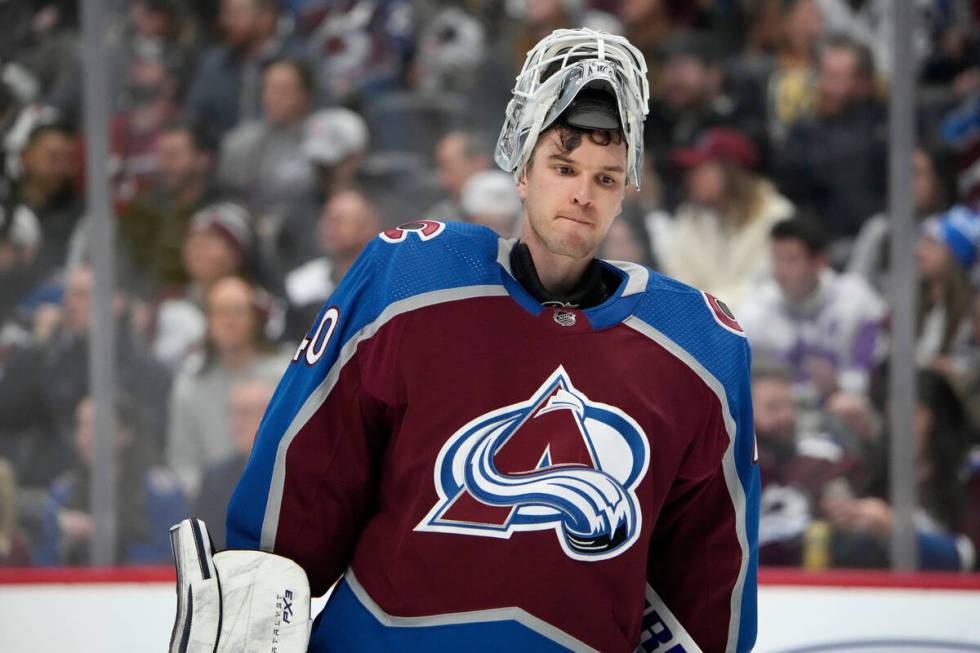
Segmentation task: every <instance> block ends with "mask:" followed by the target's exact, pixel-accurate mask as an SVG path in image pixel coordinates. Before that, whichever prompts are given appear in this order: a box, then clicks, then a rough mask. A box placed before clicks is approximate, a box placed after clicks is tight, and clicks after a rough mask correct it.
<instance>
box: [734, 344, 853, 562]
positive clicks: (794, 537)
mask: <svg viewBox="0 0 980 653" xmlns="http://www.w3.org/2000/svg"><path fill="white" fill-rule="evenodd" d="M793 395H794V393H793V376H792V373H791V372H790V370H788V369H786V368H784V367H782V366H780V365H778V364H767V363H766V362H765V361H763V360H761V359H757V360H756V361H755V363H754V364H753V366H752V415H753V419H754V420H755V437H756V444H757V446H758V457H759V468H760V470H761V473H762V499H761V512H760V517H759V561H760V563H761V564H767V565H791V566H795V565H800V564H801V563H802V562H803V547H804V541H805V534H806V531H807V529H808V528H809V527H810V525H811V523H812V521H813V519H814V518H815V517H816V516H817V511H818V509H819V506H818V504H819V501H820V497H821V496H822V495H823V494H824V493H825V492H826V493H833V492H840V491H841V488H850V487H852V485H860V484H862V483H863V482H864V471H865V470H864V466H863V465H862V463H861V461H860V460H859V459H858V458H856V457H855V456H853V455H850V454H848V453H846V452H845V450H844V449H843V448H842V447H841V446H840V445H839V444H837V443H836V442H834V441H833V440H832V439H830V438H829V437H828V436H826V435H818V434H815V433H807V432H801V431H800V429H799V428H798V424H799V423H800V421H801V420H800V414H799V411H798V410H797V406H796V400H795V398H794V396H793Z"/></svg>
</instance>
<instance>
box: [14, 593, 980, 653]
mask: <svg viewBox="0 0 980 653" xmlns="http://www.w3.org/2000/svg"><path fill="white" fill-rule="evenodd" d="M322 603H323V600H322V599H321V600H320V601H318V602H315V605H314V612H316V611H318V610H319V608H320V607H321V606H322ZM175 606H176V598H175V594H174V589H173V587H172V586H170V585H169V584H162V583H144V584H136V583H133V584H76V585H0V651H2V652H3V653H62V652H64V651H73V652H79V653H87V652H89V651H91V652H92V653H96V652H97V653H132V652H133V651H154V652H156V651H159V652H161V653H163V652H165V651H166V648H167V643H168V641H169V639H170V628H171V625H172V622H173V614H174V609H175ZM759 613H760V618H759V640H758V646H757V647H756V649H755V650H756V651H759V653H783V652H789V651H797V650H799V651H801V652H802V651H803V650H809V651H813V652H814V653H816V652H817V651H821V652H822V651H840V652H842V653H845V652H846V653H885V652H886V651H899V653H901V652H902V651H906V652H908V651H917V652H919V653H925V652H928V653H933V652H934V651H935V652H936V653H938V652H940V651H943V652H946V651H971V650H972V651H977V652H978V653H980V592H978V591H964V590H912V589H864V588H828V587H786V586H773V587H766V586H764V587H762V588H761V589H760V591H759ZM873 640H878V641H881V640H888V641H887V642H884V643H882V644H880V645H879V646H878V647H877V648H874V647H869V646H863V647H855V646H834V647H827V646H819V647H817V648H809V647H815V646H817V645H826V644H830V643H844V642H856V641H865V642H868V641H873ZM895 640H904V641H906V642H910V641H912V640H918V641H921V640H929V641H933V642H937V645H936V646H935V647H933V648H928V647H924V646H922V645H920V646H917V647H914V648H909V647H907V646H904V645H900V644H898V643H896V641H895ZM939 643H942V644H939ZM953 645H956V646H953Z"/></svg>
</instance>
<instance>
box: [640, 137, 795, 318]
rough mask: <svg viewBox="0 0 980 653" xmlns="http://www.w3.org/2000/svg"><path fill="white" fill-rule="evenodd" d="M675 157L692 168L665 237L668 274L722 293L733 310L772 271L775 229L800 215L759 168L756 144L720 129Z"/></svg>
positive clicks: (662, 254)
mask: <svg viewBox="0 0 980 653" xmlns="http://www.w3.org/2000/svg"><path fill="white" fill-rule="evenodd" d="M672 159H673V162H674V163H675V164H676V165H678V166H679V167H680V168H681V169H683V170H685V179H684V185H685V188H686V201H685V202H684V203H683V204H681V206H680V207H679V208H678V210H677V216H676V218H675V219H674V221H673V222H672V223H671V224H670V227H671V228H670V229H669V232H670V235H669V236H668V237H667V238H666V239H662V240H660V241H658V242H657V249H658V251H657V258H658V260H659V261H660V263H661V266H662V271H663V272H664V273H665V274H667V275H669V276H672V277H675V278H677V279H679V280H680V281H683V282H684V283H687V284H690V285H692V286H695V287H697V288H700V289H702V290H706V291H708V292H710V293H711V294H713V295H715V296H716V297H718V298H719V299H721V300H722V301H724V302H725V303H726V304H728V306H729V307H731V308H732V310H734V311H736V313H737V312H738V307H739V306H740V305H741V304H742V302H743V301H744V300H745V297H746V295H747V294H748V291H749V288H750V287H751V285H752V284H753V283H758V282H759V281H760V280H761V277H763V276H764V275H765V273H766V271H767V269H768V266H767V265H766V260H767V255H768V250H769V232H770V230H771V229H772V226H773V225H774V224H776V223H777V222H779V221H780V220H785V219H786V218H789V217H791V215H792V214H793V205H792V204H790V203H789V201H788V200H787V199H786V198H785V197H783V196H782V195H780V194H779V193H777V192H776V189H775V188H773V186H772V184H771V183H770V182H769V181H768V180H767V179H765V178H763V177H760V176H759V175H758V174H757V173H756V172H755V169H756V166H757V165H758V163H759V156H758V152H757V150H756V147H755V145H753V144H752V141H750V140H749V139H747V138H746V137H745V136H744V135H742V134H741V133H739V132H737V131H735V130H731V129H725V128H722V127H717V128H713V129H709V130H708V131H706V132H704V134H703V135H702V136H701V138H699V139H698V141H697V142H696V143H695V144H694V145H693V146H692V147H688V148H681V149H679V150H676V151H675V152H674V153H673V156H672Z"/></svg>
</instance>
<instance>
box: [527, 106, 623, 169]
mask: <svg viewBox="0 0 980 653" xmlns="http://www.w3.org/2000/svg"><path fill="white" fill-rule="evenodd" d="M550 132H556V133H557V134H558V143H559V144H560V145H561V152H562V154H568V153H570V152H573V151H575V150H576V149H577V148H578V146H579V145H581V144H582V138H583V137H584V136H588V137H589V140H590V141H592V142H593V143H595V144H596V145H601V146H603V147H605V146H606V145H609V144H610V143H614V144H616V145H619V144H620V143H622V142H623V132H622V130H620V129H583V128H581V127H576V126H574V125H570V124H568V122H567V121H566V120H565V117H564V115H561V116H558V118H557V119H556V120H555V121H554V122H553V123H551V125H549V126H548V128H547V129H545V130H543V131H542V132H541V133H540V134H539V135H538V142H539V143H540V142H541V139H542V137H544V135H545V134H548V133H550ZM533 163H534V150H533V149H532V150H531V156H530V157H529V158H528V160H527V166H526V168H530V167H531V165H532V164H533Z"/></svg>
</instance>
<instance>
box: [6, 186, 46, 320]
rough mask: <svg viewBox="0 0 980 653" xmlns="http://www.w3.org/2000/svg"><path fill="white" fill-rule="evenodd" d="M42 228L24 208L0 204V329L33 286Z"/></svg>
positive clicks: (10, 204)
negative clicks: (35, 261)
mask: <svg viewBox="0 0 980 653" xmlns="http://www.w3.org/2000/svg"><path fill="white" fill-rule="evenodd" d="M40 248H41V225H40V224H38V221H37V218H36V217H35V216H34V212H33V211H31V210H30V209H29V208H27V207H26V206H24V205H22V204H21V205H15V204H14V203H13V202H10V201H7V202H4V203H0V327H2V325H3V323H4V322H6V320H7V319H8V318H9V317H10V316H11V314H12V313H13V310H14V307H15V306H16V305H17V303H18V302H20V301H21V299H23V298H24V297H25V296H26V295H27V293H28V292H29V291H30V290H31V288H32V287H33V285H34V284H35V283H36V281H37V279H36V278H35V277H36V270H35V268H34V265H33V264H34V260H35V258H36V257H37V253H38V250H39V249H40Z"/></svg>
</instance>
